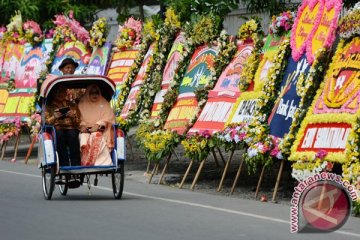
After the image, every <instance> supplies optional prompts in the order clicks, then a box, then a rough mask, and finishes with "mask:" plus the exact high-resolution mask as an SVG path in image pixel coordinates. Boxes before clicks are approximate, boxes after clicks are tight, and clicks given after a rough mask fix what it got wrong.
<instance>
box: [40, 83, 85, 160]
mask: <svg viewBox="0 0 360 240" xmlns="http://www.w3.org/2000/svg"><path fill="white" fill-rule="evenodd" d="M48 101H49V104H48V105H47V106H46V112H45V122H46V124H50V125H54V127H55V130H56V150H57V153H58V156H59V163H60V166H79V165H80V143H79V130H78V129H79V123H80V112H79V110H78V108H77V106H76V104H74V103H73V102H71V101H69V100H68V99H67V89H66V88H65V86H63V85H60V86H58V87H57V88H56V91H55V92H54V94H53V96H51V97H50V98H48Z"/></svg>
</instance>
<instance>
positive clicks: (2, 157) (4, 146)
mask: <svg viewBox="0 0 360 240" xmlns="http://www.w3.org/2000/svg"><path fill="white" fill-rule="evenodd" d="M7 144H8V141H6V142H4V143H3V147H2V151H1V160H3V159H4V155H5V151H6V147H7Z"/></svg>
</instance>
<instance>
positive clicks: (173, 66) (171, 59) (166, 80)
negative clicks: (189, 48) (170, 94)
mask: <svg viewBox="0 0 360 240" xmlns="http://www.w3.org/2000/svg"><path fill="white" fill-rule="evenodd" d="M185 40H186V39H185V36H184V33H183V32H182V33H179V34H178V36H177V37H176V39H175V41H174V43H173V46H172V48H171V50H170V53H169V55H168V58H167V63H166V65H165V68H164V71H163V74H162V81H161V90H160V91H159V92H157V93H156V96H155V99H154V104H153V106H152V110H151V118H152V119H154V118H157V117H159V115H158V114H159V112H160V109H161V106H162V104H163V102H164V95H165V93H166V92H167V90H168V89H169V85H170V84H171V82H172V80H173V79H174V76H175V74H176V70H177V69H178V67H179V64H180V62H181V54H182V52H183V48H184V42H185Z"/></svg>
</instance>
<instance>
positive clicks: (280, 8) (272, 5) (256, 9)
mask: <svg viewBox="0 0 360 240" xmlns="http://www.w3.org/2000/svg"><path fill="white" fill-rule="evenodd" d="M242 2H244V3H245V5H246V9H247V11H249V12H251V13H260V12H268V13H270V16H272V15H278V14H279V13H281V12H284V11H286V10H296V9H297V7H298V6H299V4H300V3H298V2H297V3H294V2H293V3H292V2H291V0H285V1H278V0H242Z"/></svg>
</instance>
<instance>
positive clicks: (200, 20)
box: [185, 14, 220, 45]
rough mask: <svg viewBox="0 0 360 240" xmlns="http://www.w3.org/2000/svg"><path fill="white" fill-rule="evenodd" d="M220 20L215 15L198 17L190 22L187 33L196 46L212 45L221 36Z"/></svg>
mask: <svg viewBox="0 0 360 240" xmlns="http://www.w3.org/2000/svg"><path fill="white" fill-rule="evenodd" d="M219 28H220V18H219V17H218V16H215V15H214V14H209V15H201V16H196V17H195V18H194V19H193V21H191V22H188V23H187V25H186V26H185V31H186V32H187V33H188V34H189V36H191V40H192V41H193V43H194V44H195V45H201V44H203V43H210V42H211V41H213V40H215V39H216V38H217V37H218V35H219V32H220V30H219Z"/></svg>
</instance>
